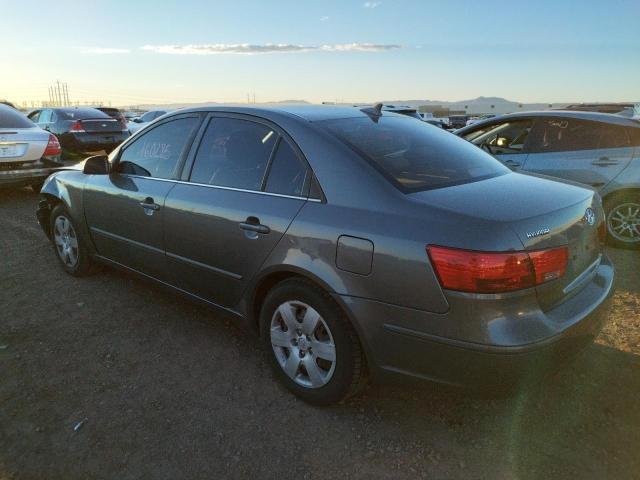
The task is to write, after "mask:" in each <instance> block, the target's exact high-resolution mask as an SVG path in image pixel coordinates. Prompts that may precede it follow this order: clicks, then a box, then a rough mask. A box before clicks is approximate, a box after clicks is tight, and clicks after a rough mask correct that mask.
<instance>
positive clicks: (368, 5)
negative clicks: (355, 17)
mask: <svg viewBox="0 0 640 480" xmlns="http://www.w3.org/2000/svg"><path fill="white" fill-rule="evenodd" d="M380 5H382V2H364V3H363V4H362V6H363V7H364V8H376V7H379V6H380Z"/></svg>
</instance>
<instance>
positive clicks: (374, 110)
mask: <svg viewBox="0 0 640 480" xmlns="http://www.w3.org/2000/svg"><path fill="white" fill-rule="evenodd" d="M382 107H383V105H382V103H376V104H375V105H374V106H373V107H367V108H361V109H360V111H361V112H362V113H366V114H367V115H369V118H371V120H373V121H374V122H376V123H378V120H380V117H381V116H382Z"/></svg>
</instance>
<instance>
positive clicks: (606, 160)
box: [591, 157, 618, 167]
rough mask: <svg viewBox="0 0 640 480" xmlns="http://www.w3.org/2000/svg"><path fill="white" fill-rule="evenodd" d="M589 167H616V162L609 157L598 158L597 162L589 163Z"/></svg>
mask: <svg viewBox="0 0 640 480" xmlns="http://www.w3.org/2000/svg"><path fill="white" fill-rule="evenodd" d="M591 165H596V166H598V167H606V166H608V165H618V161H617V160H611V159H610V158H609V157H600V158H599V159H598V160H594V161H593V162H591Z"/></svg>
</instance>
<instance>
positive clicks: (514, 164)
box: [504, 160, 520, 167]
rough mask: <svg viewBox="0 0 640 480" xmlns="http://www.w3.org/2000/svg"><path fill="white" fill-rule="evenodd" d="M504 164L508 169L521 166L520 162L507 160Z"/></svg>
mask: <svg viewBox="0 0 640 480" xmlns="http://www.w3.org/2000/svg"><path fill="white" fill-rule="evenodd" d="M504 164H505V165H506V166H507V167H519V166H520V164H519V163H518V162H516V161H514V160H505V161H504Z"/></svg>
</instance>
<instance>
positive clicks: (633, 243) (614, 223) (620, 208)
mask: <svg viewBox="0 0 640 480" xmlns="http://www.w3.org/2000/svg"><path fill="white" fill-rule="evenodd" d="M604 209H605V212H606V213H607V219H606V220H607V242H608V243H609V244H610V245H612V246H614V247H618V248H634V249H640V192H630V193H622V194H618V195H615V194H614V195H613V196H611V197H610V198H607V199H606V200H605V202H604Z"/></svg>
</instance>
